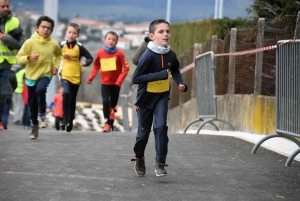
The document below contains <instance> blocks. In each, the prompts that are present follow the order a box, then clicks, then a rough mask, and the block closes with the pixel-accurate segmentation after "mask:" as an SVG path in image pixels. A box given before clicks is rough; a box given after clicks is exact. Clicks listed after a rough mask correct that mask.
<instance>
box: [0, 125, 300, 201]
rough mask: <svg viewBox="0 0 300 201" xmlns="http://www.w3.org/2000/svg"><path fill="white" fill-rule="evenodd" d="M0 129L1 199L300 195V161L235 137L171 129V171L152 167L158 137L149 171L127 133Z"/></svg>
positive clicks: (249, 200) (216, 200)
mask: <svg viewBox="0 0 300 201" xmlns="http://www.w3.org/2000/svg"><path fill="white" fill-rule="evenodd" d="M28 133H29V131H28V130H27V131H25V130H22V129H21V127H18V126H12V127H10V130H7V131H1V132H0V200H1V201H15V200H16V201H19V200H20V201H41V200H49V201H60V200H61V201H77V200H78V201H94V200H95V201H98V200H105V201H106V200H126V201H127V200H128V201H131V200H133V201H135V200H172V201H173V200H198V201H199V200H205V201H206V200H212V201H227V200H228V201H235V200H236V201H241V200H242V201H253V200H291V201H296V200H299V199H300V188H299V186H300V171H299V170H300V163H299V162H297V161H294V162H293V163H292V164H291V167H285V166H284V164H285V161H286V159H287V158H286V157H285V156H282V155H280V154H277V153H275V152H273V151H269V150H267V149H264V148H259V150H258V152H257V154H255V155H252V154H251V149H252V148H253V144H252V143H250V142H247V141H244V140H241V139H238V138H234V137H227V136H213V135H190V134H188V135H183V134H170V135H169V138H170V144H169V145H170V146H169V155H168V161H167V162H168V164H169V167H167V168H166V169H167V171H168V176H167V177H163V178H159V177H156V176H155V173H154V141H153V135H151V136H150V139H149V144H148V146H147V150H146V168H147V173H146V176H145V177H138V176H136V175H135V173H134V170H133V162H131V161H130V159H131V158H133V151H132V147H133V145H134V140H135V134H134V133H130V132H126V133H125V132H124V133H121V132H119V133H118V132H112V133H99V132H83V131H74V132H70V133H67V132H63V131H55V130H52V129H46V130H40V137H39V138H38V139H37V140H30V139H29V134H28Z"/></svg>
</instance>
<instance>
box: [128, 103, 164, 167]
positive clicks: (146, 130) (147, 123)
mask: <svg viewBox="0 0 300 201" xmlns="http://www.w3.org/2000/svg"><path fill="white" fill-rule="evenodd" d="M167 114H168V99H167V98H163V99H160V100H159V101H158V102H157V103H156V105H155V107H154V108H153V109H152V110H151V109H147V108H142V107H140V108H139V109H138V110H137V117H138V131H137V134H136V142H135V145H134V148H133V150H134V153H135V155H136V157H137V158H143V157H144V154H145V149H146V146H147V143H148V139H149V135H150V132H151V126H152V123H153V132H154V139H155V152H156V156H155V161H156V162H157V163H163V164H165V162H166V158H167V154H168V143H169V138H168V126H167Z"/></svg>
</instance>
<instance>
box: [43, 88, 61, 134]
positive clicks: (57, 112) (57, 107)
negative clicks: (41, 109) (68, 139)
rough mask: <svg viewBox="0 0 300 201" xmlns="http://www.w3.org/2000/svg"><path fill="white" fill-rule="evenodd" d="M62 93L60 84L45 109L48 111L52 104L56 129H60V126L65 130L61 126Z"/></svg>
mask: <svg viewBox="0 0 300 201" xmlns="http://www.w3.org/2000/svg"><path fill="white" fill-rule="evenodd" d="M62 94H63V88H62V86H59V87H58V93H57V94H55V95H54V97H53V99H52V102H51V103H50V104H49V106H48V110H47V112H49V111H50V109H52V108H53V106H54V110H53V114H54V117H55V128H56V130H60V128H61V129H62V130H65V127H64V126H61V125H62V121H63V95H62Z"/></svg>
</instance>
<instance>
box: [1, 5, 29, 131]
mask: <svg viewBox="0 0 300 201" xmlns="http://www.w3.org/2000/svg"><path fill="white" fill-rule="evenodd" d="M24 41H25V36H24V34H23V30H22V28H21V27H20V22H19V20H18V18H16V17H13V14H12V12H11V10H10V1H9V0H0V55H1V56H0V130H4V128H3V125H2V115H3V110H4V105H5V101H6V100H5V99H6V96H7V95H9V94H11V86H10V82H9V74H10V73H11V72H10V69H11V67H12V65H14V64H16V63H17V60H16V50H18V49H20V48H21V46H22V45H23V43H24Z"/></svg>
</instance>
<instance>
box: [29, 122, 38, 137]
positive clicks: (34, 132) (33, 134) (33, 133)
mask: <svg viewBox="0 0 300 201" xmlns="http://www.w3.org/2000/svg"><path fill="white" fill-rule="evenodd" d="M38 137H39V125H32V126H31V132H30V135H29V138H30V139H32V140H35V139H37V138H38Z"/></svg>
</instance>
